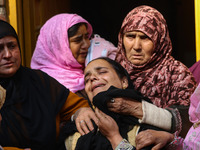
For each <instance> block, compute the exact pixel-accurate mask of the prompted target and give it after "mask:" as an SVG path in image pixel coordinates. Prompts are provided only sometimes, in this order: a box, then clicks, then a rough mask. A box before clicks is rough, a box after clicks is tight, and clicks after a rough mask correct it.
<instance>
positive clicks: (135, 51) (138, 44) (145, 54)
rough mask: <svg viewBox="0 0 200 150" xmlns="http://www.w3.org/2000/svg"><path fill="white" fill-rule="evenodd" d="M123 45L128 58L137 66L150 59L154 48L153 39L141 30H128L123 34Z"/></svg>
mask: <svg viewBox="0 0 200 150" xmlns="http://www.w3.org/2000/svg"><path fill="white" fill-rule="evenodd" d="M123 45H124V48H125V52H126V57H127V59H128V60H129V61H130V62H132V63H133V64H134V65H137V66H140V65H143V64H145V63H146V62H147V61H149V60H150V59H151V56H152V54H153V50H154V44H153V42H152V41H151V39H150V38H149V37H148V36H147V35H146V34H144V33H143V32H140V31H132V32H126V33H125V34H124V35H123Z"/></svg>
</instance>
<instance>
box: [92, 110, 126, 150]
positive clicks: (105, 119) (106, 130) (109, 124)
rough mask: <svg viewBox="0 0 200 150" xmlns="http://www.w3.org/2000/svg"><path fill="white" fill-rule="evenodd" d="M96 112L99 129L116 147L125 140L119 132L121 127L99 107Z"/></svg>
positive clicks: (113, 146)
mask: <svg viewBox="0 0 200 150" xmlns="http://www.w3.org/2000/svg"><path fill="white" fill-rule="evenodd" d="M95 114H96V116H97V118H98V119H99V121H98V123H97V125H98V127H99V131H100V132H101V133H102V134H103V135H104V136H105V137H106V138H107V139H108V140H109V141H110V143H111V145H112V148H113V149H115V148H116V147H117V145H118V144H119V143H120V142H121V141H122V140H123V138H122V136H121V135H120V133H119V127H118V125H117V123H116V122H115V120H114V119H113V118H112V117H110V116H108V115H106V114H105V113H103V112H102V111H100V110H99V109H98V108H96V110H95Z"/></svg>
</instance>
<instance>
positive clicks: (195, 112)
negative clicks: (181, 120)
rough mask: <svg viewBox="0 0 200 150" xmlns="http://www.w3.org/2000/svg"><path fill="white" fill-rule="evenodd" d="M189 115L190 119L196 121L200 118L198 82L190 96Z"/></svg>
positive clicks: (199, 86) (199, 89)
mask: <svg viewBox="0 0 200 150" xmlns="http://www.w3.org/2000/svg"><path fill="white" fill-rule="evenodd" d="M190 101H191V102H190V108H189V115H190V121H191V122H192V123H196V122H197V121H199V120H200V84H199V85H198V87H197V88H196V90H195V91H194V93H193V94H192V96H191V97H190Z"/></svg>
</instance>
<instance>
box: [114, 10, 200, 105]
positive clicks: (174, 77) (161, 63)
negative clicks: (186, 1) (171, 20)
mask: <svg viewBox="0 0 200 150" xmlns="http://www.w3.org/2000/svg"><path fill="white" fill-rule="evenodd" d="M134 30H136V31H141V32H143V33H145V34H146V35H147V36H148V37H149V38H150V39H151V40H152V41H153V43H154V52H153V54H152V57H151V59H150V60H149V61H148V62H147V63H145V64H144V65H142V66H136V65H134V64H132V63H131V62H130V61H129V60H128V59H127V58H126V53H125V49H124V46H123V35H124V33H125V32H128V31H134ZM118 40H119V43H118V49H119V52H118V54H117V56H116V61H117V62H119V63H120V64H121V65H122V66H123V67H124V68H125V69H126V70H127V71H128V73H129V75H130V77H131V80H132V81H133V84H134V85H135V88H136V90H138V91H140V92H141V93H142V94H143V95H144V96H147V97H148V98H150V99H151V100H152V102H153V103H154V104H155V105H156V106H158V107H162V108H166V107H169V106H171V105H174V104H180V105H185V106H188V105H189V98H190V95H191V94H192V93H193V92H194V90H195V87H196V82H195V79H194V77H193V75H192V73H191V72H190V71H189V69H188V68H187V67H186V66H185V65H184V64H182V63H181V62H179V61H177V60H175V59H174V58H173V57H172V56H171V52H172V43H171V40H170V37H169V31H168V28H167V23H166V21H165V19H164V17H163V16H162V14H161V13H160V12H158V11H157V10H156V9H154V8H152V7H149V6H139V7H136V8H135V9H133V10H132V11H130V12H129V13H128V14H127V16H126V17H125V19H124V21H123V23H122V26H121V30H120V32H119V36H118Z"/></svg>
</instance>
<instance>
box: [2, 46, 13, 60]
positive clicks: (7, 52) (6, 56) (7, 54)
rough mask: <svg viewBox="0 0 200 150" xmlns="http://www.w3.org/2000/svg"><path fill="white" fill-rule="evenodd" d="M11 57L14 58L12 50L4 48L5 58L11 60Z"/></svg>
mask: <svg viewBox="0 0 200 150" xmlns="http://www.w3.org/2000/svg"><path fill="white" fill-rule="evenodd" d="M11 56H12V54H11V52H10V50H9V49H8V48H7V47H5V48H4V58H10V57H11Z"/></svg>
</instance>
